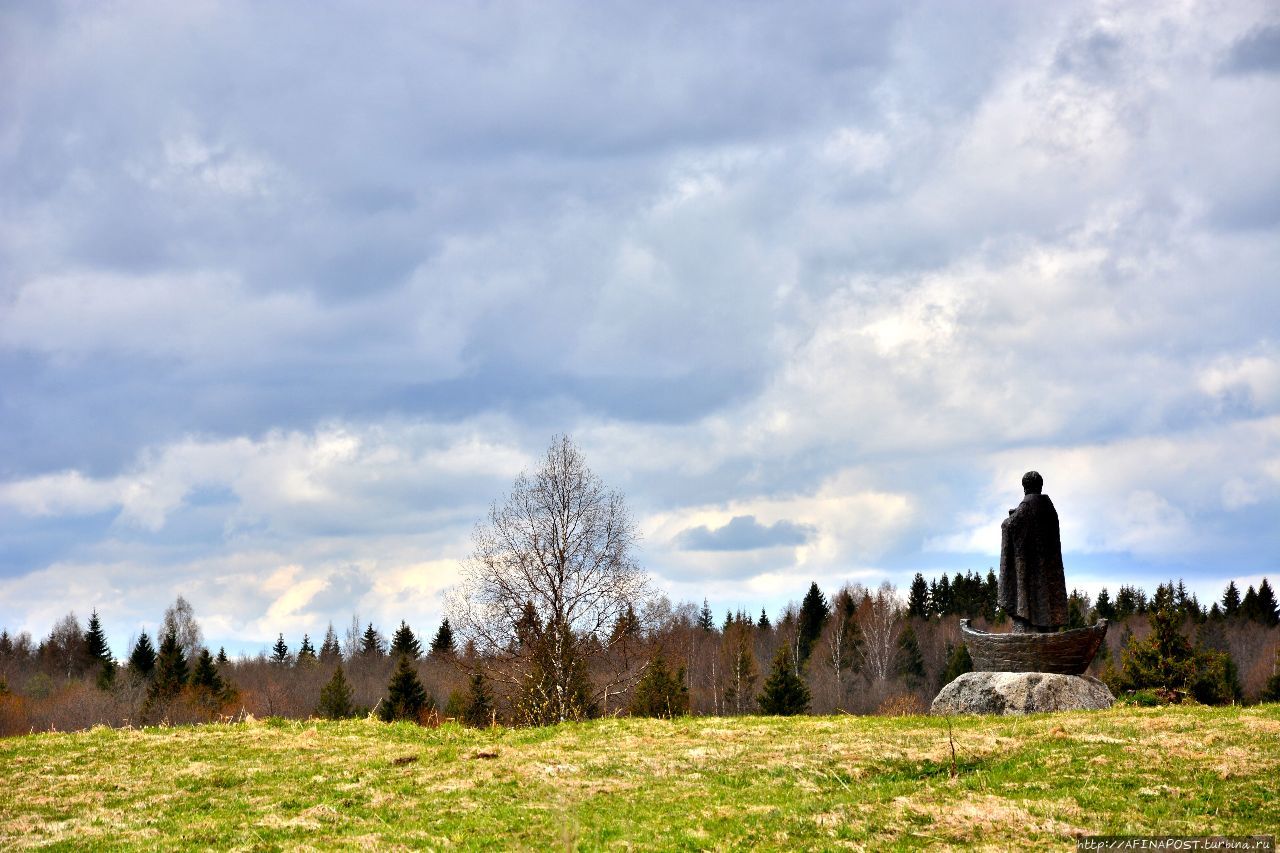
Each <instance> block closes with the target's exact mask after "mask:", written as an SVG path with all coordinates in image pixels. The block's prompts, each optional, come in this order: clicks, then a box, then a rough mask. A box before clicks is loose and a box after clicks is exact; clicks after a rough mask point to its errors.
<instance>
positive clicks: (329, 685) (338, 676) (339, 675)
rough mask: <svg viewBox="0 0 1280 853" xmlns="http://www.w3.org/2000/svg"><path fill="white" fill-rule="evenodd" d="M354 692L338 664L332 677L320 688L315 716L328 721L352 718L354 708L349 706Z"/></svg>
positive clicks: (340, 665)
mask: <svg viewBox="0 0 1280 853" xmlns="http://www.w3.org/2000/svg"><path fill="white" fill-rule="evenodd" d="M353 695H354V691H353V690H352V689H351V684H350V683H348V682H347V675H346V673H345V672H343V671H342V664H341V663H339V664H338V665H337V667H336V668H335V669H334V670H333V677H332V678H330V679H329V681H328V682H326V683H325V685H324V687H321V688H320V703H319V704H318V705H317V706H316V716H318V717H324V718H325V719H329V720H345V719H347V718H348V717H351V716H354V714H355V707H354V706H353V705H352V704H351V698H352V696H353Z"/></svg>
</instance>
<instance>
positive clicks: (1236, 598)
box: [1222, 580, 1240, 619]
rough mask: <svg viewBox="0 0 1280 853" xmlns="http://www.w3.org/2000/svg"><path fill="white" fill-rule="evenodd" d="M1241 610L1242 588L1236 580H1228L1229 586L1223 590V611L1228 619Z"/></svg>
mask: <svg viewBox="0 0 1280 853" xmlns="http://www.w3.org/2000/svg"><path fill="white" fill-rule="evenodd" d="M1239 612H1240V588H1239V587H1237V586H1236V582H1235V581H1234V580H1232V581H1227V588H1226V589H1225V590H1223V592H1222V613H1223V615H1224V616H1226V617H1227V618H1228V619H1230V618H1231V617H1233V616H1235V615H1236V614H1237V613H1239Z"/></svg>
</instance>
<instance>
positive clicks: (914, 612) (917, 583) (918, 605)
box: [907, 572, 929, 619]
mask: <svg viewBox="0 0 1280 853" xmlns="http://www.w3.org/2000/svg"><path fill="white" fill-rule="evenodd" d="M907 615H908V616H915V617H917V618H920V619H924V618H925V617H927V616H928V615H929V584H927V583H925V579H924V575H922V574H920V573H919V572H916V576H915V578H913V579H912V581H911V592H910V594H908V595H907Z"/></svg>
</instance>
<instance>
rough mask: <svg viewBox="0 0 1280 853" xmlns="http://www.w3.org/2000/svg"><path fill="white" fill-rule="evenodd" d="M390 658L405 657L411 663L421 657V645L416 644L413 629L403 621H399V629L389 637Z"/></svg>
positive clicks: (416, 639)
mask: <svg viewBox="0 0 1280 853" xmlns="http://www.w3.org/2000/svg"><path fill="white" fill-rule="evenodd" d="M391 656H392V657H407V658H408V659H409V660H411V661H415V660H417V659H418V658H420V657H422V644H421V643H419V642H418V638H417V636H415V635H414V633H413V629H412V628H410V627H409V626H408V625H406V624H405V622H404V620H403V619H401V620H400V627H399V628H397V629H396V632H395V634H393V635H392V636H391Z"/></svg>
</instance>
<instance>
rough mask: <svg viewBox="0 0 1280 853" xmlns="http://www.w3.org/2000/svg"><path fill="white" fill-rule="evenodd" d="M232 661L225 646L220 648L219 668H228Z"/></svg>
mask: <svg viewBox="0 0 1280 853" xmlns="http://www.w3.org/2000/svg"><path fill="white" fill-rule="evenodd" d="M228 663H230V661H229V660H228V659H227V650H226V647H224V646H218V660H217V664H218V666H226V665H227V664H228Z"/></svg>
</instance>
